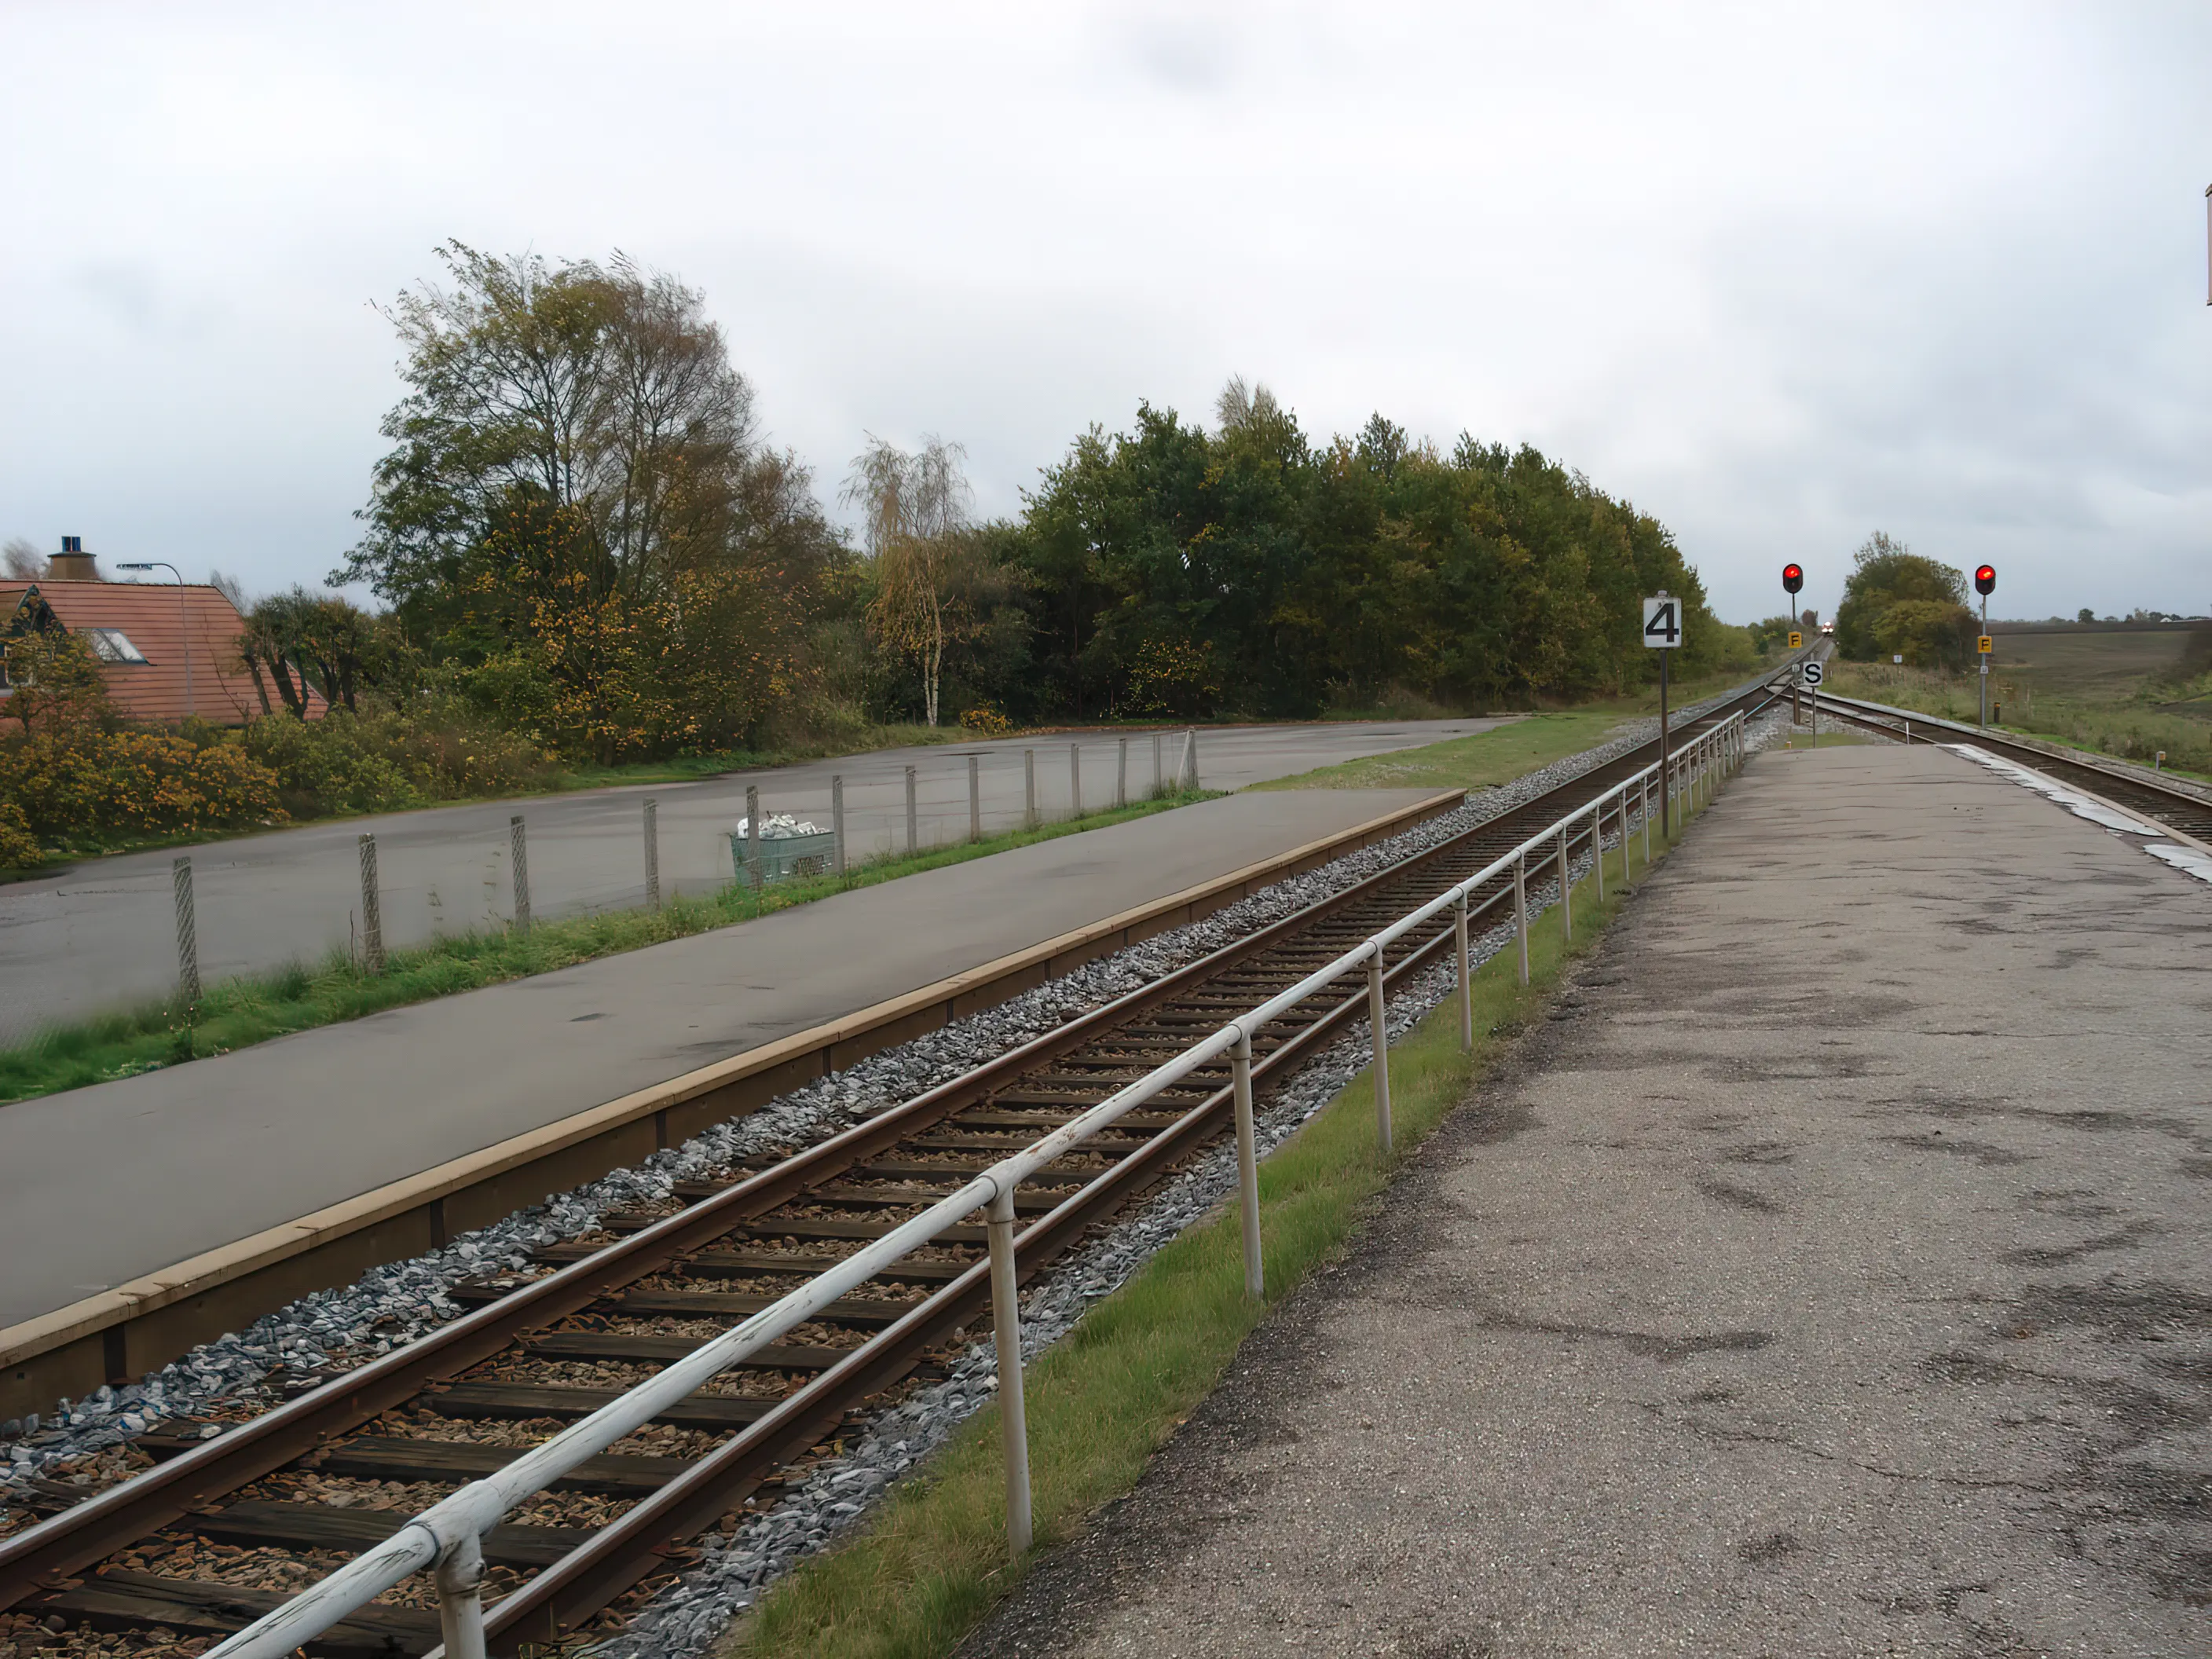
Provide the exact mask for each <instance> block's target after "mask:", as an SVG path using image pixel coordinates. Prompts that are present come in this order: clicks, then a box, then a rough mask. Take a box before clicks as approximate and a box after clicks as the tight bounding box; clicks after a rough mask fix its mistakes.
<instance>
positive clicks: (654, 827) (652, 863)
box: [645, 795, 660, 910]
mask: <svg viewBox="0 0 2212 1659" xmlns="http://www.w3.org/2000/svg"><path fill="white" fill-rule="evenodd" d="M645 902H646V905H647V908H649V909H654V910H658V909H659V908H660V803H659V801H658V800H656V799H653V797H652V796H651V795H647V797H646V798H645Z"/></svg>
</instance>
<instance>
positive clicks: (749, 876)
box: [745, 783, 763, 899]
mask: <svg viewBox="0 0 2212 1659" xmlns="http://www.w3.org/2000/svg"><path fill="white" fill-rule="evenodd" d="M760 843H761V833H760V786H759V785H758V784H757V783H749V784H747V785H746V786H745V879H746V880H747V881H749V882H750V883H751V884H752V890H753V896H754V897H755V898H756V899H757V898H758V897H759V896H760V890H761V878H762V873H763V872H762V871H761V854H760Z"/></svg>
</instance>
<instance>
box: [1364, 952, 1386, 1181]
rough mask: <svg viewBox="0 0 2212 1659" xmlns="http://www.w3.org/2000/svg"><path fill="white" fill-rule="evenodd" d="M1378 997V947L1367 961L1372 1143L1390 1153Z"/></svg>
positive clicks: (1380, 968)
mask: <svg viewBox="0 0 2212 1659" xmlns="http://www.w3.org/2000/svg"><path fill="white" fill-rule="evenodd" d="M1387 1012H1388V1011H1387V1009H1386V1007H1385V1005H1384V1002H1383V947H1382V946H1381V945H1376V947H1375V954H1374V955H1373V956H1371V957H1368V958H1367V1022H1368V1024H1369V1025H1370V1027H1372V1035H1373V1037H1374V1042H1375V1144H1376V1146H1378V1147H1379V1148H1381V1149H1382V1151H1383V1152H1386V1153H1387V1152H1389V1150H1390V1028H1389V1025H1388V1024H1386V1023H1385V1015H1386V1013H1387Z"/></svg>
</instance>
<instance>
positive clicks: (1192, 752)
mask: <svg viewBox="0 0 2212 1659" xmlns="http://www.w3.org/2000/svg"><path fill="white" fill-rule="evenodd" d="M1182 787H1184V788H1185V789H1188V790H1193V791H1195V790H1196V789H1197V787H1198V728H1197V727H1196V726H1193V727H1192V728H1191V729H1190V730H1189V731H1188V732H1184V733H1183V734H1182Z"/></svg>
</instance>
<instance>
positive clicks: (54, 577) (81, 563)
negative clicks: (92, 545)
mask: <svg viewBox="0 0 2212 1659" xmlns="http://www.w3.org/2000/svg"><path fill="white" fill-rule="evenodd" d="M46 580H48V581H54V582H98V581H105V580H107V579H106V577H105V576H103V575H101V574H100V567H99V565H97V564H96V563H94V562H93V556H92V555H91V554H89V553H88V552H86V551H85V550H84V538H83V537H82V536H64V537H63V538H62V550H61V551H60V552H58V553H57V554H55V555H54V556H53V557H52V558H51V559H49V560H47V561H46Z"/></svg>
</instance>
